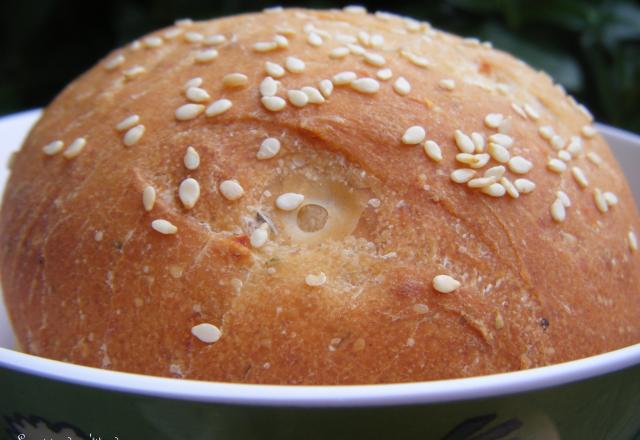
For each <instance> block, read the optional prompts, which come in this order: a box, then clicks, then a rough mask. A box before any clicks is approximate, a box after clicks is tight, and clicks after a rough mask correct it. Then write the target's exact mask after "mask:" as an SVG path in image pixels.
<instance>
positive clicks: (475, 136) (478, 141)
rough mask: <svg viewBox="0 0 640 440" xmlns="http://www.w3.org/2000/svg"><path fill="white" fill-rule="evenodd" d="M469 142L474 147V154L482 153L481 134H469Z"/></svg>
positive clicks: (482, 137) (482, 138)
mask: <svg viewBox="0 0 640 440" xmlns="http://www.w3.org/2000/svg"><path fill="white" fill-rule="evenodd" d="M471 142H473V145H474V146H475V147H476V148H475V152H476V153H482V152H483V151H484V136H483V135H482V134H481V133H478V132H475V131H474V132H473V133H471Z"/></svg>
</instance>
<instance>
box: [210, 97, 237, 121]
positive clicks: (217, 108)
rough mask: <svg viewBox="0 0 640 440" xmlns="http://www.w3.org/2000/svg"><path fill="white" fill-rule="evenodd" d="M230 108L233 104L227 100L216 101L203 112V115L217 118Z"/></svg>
mask: <svg viewBox="0 0 640 440" xmlns="http://www.w3.org/2000/svg"><path fill="white" fill-rule="evenodd" d="M231 107H233V103H232V102H231V101H229V100H228V99H218V100H217V101H215V102H213V103H212V104H211V105H210V106H209V107H207V111H206V112H205V114H206V115H207V116H208V117H212V116H217V115H220V114H222V113H224V112H226V111H227V110H229V109H230V108H231Z"/></svg>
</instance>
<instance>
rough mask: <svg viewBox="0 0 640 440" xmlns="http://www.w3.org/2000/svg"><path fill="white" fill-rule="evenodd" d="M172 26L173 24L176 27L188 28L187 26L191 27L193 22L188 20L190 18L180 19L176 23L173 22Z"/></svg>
mask: <svg viewBox="0 0 640 440" xmlns="http://www.w3.org/2000/svg"><path fill="white" fill-rule="evenodd" d="M174 24H175V25H176V26H181V27H184V26H189V25H192V24H193V20H192V19H190V18H180V19H178V20H176V21H175V22H174Z"/></svg>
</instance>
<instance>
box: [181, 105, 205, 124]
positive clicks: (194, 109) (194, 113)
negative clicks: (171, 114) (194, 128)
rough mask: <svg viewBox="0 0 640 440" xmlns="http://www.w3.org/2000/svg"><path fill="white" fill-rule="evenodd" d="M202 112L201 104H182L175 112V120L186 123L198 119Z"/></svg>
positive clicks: (202, 106)
mask: <svg viewBox="0 0 640 440" xmlns="http://www.w3.org/2000/svg"><path fill="white" fill-rule="evenodd" d="M203 111H204V105H201V104H184V105H182V106H180V107H178V109H177V110H176V119H177V120H179V121H188V120H190V119H194V118H196V117H198V115H199V114H200V113H202V112H203Z"/></svg>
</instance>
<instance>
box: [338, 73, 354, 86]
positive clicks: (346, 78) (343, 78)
mask: <svg viewBox="0 0 640 440" xmlns="http://www.w3.org/2000/svg"><path fill="white" fill-rule="evenodd" d="M356 78H358V75H356V73H355V72H340V73H337V74H335V75H333V78H332V79H331V81H332V82H333V84H334V85H336V86H342V85H346V84H351V83H352V82H353V81H355V80H356Z"/></svg>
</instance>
